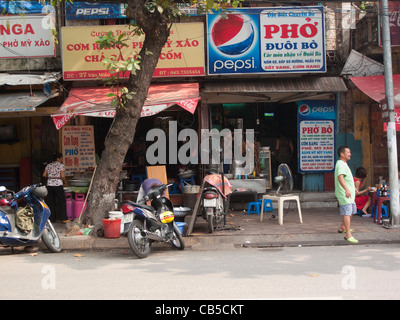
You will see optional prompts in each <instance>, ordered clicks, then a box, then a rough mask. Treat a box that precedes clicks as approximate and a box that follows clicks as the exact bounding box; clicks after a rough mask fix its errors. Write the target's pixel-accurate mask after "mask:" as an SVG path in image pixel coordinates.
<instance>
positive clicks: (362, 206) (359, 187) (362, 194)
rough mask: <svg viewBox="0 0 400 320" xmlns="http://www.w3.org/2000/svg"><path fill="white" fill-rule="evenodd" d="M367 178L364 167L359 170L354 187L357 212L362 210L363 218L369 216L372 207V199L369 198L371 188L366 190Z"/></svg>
mask: <svg viewBox="0 0 400 320" xmlns="http://www.w3.org/2000/svg"><path fill="white" fill-rule="evenodd" d="M366 177H367V170H366V169H365V168H364V167H359V168H357V170H356V174H355V177H354V185H355V187H356V198H355V203H356V206H357V210H361V215H362V216H367V215H368V212H367V210H368V208H369V206H370V205H371V197H370V196H369V192H370V190H371V187H366V188H365V178H366Z"/></svg>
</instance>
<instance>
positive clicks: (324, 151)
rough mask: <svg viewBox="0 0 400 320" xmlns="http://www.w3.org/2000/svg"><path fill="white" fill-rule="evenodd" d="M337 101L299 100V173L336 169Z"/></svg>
mask: <svg viewBox="0 0 400 320" xmlns="http://www.w3.org/2000/svg"><path fill="white" fill-rule="evenodd" d="M335 119H336V112H335V102H334V101H331V100H315V101H311V100H310V101H298V150H299V153H298V160H299V172H303V173H304V172H326V171H333V170H334V168H335Z"/></svg>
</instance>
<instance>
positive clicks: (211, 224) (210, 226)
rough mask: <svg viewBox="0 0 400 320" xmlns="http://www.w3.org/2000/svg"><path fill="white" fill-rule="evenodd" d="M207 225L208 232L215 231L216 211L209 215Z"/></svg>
mask: <svg viewBox="0 0 400 320" xmlns="http://www.w3.org/2000/svg"><path fill="white" fill-rule="evenodd" d="M207 226H208V232H209V233H213V232H214V212H213V214H211V215H207Z"/></svg>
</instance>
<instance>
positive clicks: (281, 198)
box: [260, 194, 303, 225]
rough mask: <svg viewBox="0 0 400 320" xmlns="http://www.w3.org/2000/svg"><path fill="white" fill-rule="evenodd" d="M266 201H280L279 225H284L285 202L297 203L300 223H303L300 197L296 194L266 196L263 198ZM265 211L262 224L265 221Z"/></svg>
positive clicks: (261, 216) (261, 219) (262, 213)
mask: <svg viewBox="0 0 400 320" xmlns="http://www.w3.org/2000/svg"><path fill="white" fill-rule="evenodd" d="M262 199H263V200H264V201H265V200H266V199H269V200H274V201H278V223H279V225H283V202H284V201H290V200H292V201H296V202H297V211H298V212H299V219H300V223H303V217H302V214H301V207H300V197H299V196H298V195H295V194H284V195H275V196H274V195H265V196H263V197H262ZM263 215H264V210H262V212H261V215H260V222H262V221H263Z"/></svg>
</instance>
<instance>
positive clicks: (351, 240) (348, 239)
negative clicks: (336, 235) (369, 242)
mask: <svg viewBox="0 0 400 320" xmlns="http://www.w3.org/2000/svg"><path fill="white" fill-rule="evenodd" d="M344 240H346V241H347V242H350V243H351V244H357V243H358V240H357V239H356V238H354V237H350V238H346V237H344Z"/></svg>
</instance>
